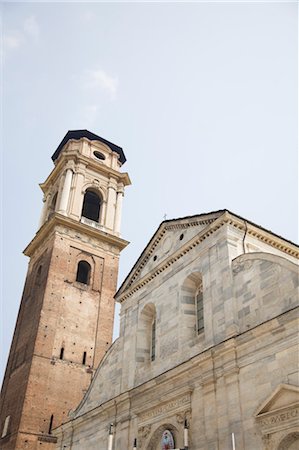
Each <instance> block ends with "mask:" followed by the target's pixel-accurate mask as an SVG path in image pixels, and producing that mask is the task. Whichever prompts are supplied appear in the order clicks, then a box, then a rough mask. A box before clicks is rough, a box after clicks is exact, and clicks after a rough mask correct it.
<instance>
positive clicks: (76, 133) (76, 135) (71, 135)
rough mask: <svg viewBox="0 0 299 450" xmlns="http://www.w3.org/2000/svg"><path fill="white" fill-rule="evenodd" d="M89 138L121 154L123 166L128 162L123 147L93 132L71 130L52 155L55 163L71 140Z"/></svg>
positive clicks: (120, 158)
mask: <svg viewBox="0 0 299 450" xmlns="http://www.w3.org/2000/svg"><path fill="white" fill-rule="evenodd" d="M84 137H85V138H87V139H89V140H90V141H99V142H103V144H106V145H108V147H109V148H111V150H112V151H113V152H116V153H118V154H119V160H120V162H121V163H122V164H124V163H125V162H126V157H125V154H124V152H123V149H122V148H121V147H118V145H115V144H112V142H109V141H107V140H106V139H103V138H101V137H100V136H97V135H96V134H94V133H92V132H91V131H88V130H69V131H68V132H67V133H66V135H65V136H64V138H63V139H62V141H61V142H60V144H59V145H58V147H57V149H56V150H55V152H54V153H53V155H52V160H53V161H55V160H56V159H57V158H58V156H59V155H60V152H61V150H62V148H63V147H64V146H65V144H66V143H67V142H68V141H69V140H70V139H77V140H79V139H81V138H84Z"/></svg>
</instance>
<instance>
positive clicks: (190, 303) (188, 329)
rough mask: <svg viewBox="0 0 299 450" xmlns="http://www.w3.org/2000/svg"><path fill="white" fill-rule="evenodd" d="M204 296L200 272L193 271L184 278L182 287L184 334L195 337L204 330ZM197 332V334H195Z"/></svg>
mask: <svg viewBox="0 0 299 450" xmlns="http://www.w3.org/2000/svg"><path fill="white" fill-rule="evenodd" d="M203 300H204V298H203V284H202V276H201V273H200V272H193V273H191V274H190V275H188V277H187V278H186V279H185V280H184V283H183V285H182V288H181V305H182V312H183V322H182V326H183V327H184V336H185V338H186V339H187V340H189V339H193V338H194V337H195V336H196V335H197V334H200V333H202V331H203V330H204V301H203ZM195 333H196V334H195Z"/></svg>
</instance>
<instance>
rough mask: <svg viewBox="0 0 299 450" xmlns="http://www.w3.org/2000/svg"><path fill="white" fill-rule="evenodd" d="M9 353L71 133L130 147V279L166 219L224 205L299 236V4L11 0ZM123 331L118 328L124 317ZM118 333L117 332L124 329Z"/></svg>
mask: <svg viewBox="0 0 299 450" xmlns="http://www.w3.org/2000/svg"><path fill="white" fill-rule="evenodd" d="M1 10H2V38H1V41H2V50H3V56H2V61H1V69H2V70H1V75H2V93H1V94H2V100H3V107H2V125H1V128H2V129H1V135H2V147H3V150H2V161H1V163H2V164H1V168H2V177H1V178H2V180H3V183H2V185H3V191H2V208H1V209H2V213H3V214H2V216H3V222H2V249H3V250H2V263H3V267H2V271H1V278H2V280H1V287H2V295H1V299H2V339H1V340H2V342H1V348H2V355H1V356H2V361H1V364H2V366H1V373H0V378H2V374H3V371H4V368H5V365H6V360H7V354H8V351H9V346H10V343H11V339H12V333H13V329H14V325H15V321H16V316H17V312H18V308H19V303H20V299H21V294H22V289H23V285H24V280H25V276H26V270H27V258H26V257H25V256H23V255H22V250H23V249H24V248H25V247H26V246H27V244H28V243H29V242H30V240H31V239H32V238H33V236H34V234H35V232H36V231H37V225H38V220H39V215H40V211H41V207H42V193H41V190H40V188H39V186H38V183H40V182H43V181H44V180H45V178H46V177H47V175H48V174H49V173H50V171H51V170H52V167H53V165H52V161H51V155H52V153H53V152H54V150H55V149H56V147H57V145H58V144H59V143H60V141H61V139H62V138H63V137H64V135H65V133H66V132H67V131H68V130H72V129H82V128H87V129H89V130H90V131H92V132H94V133H96V134H98V135H100V136H102V137H103V138H106V139H108V140H110V141H112V142H113V143H115V144H117V145H119V146H121V147H123V149H124V152H125V155H126V157H127V163H126V164H125V165H124V166H123V170H124V171H128V172H129V175H130V177H131V180H132V186H131V187H128V188H127V190H126V195H125V200H124V206H123V219H122V235H123V237H124V238H125V239H127V240H129V241H131V244H130V245H129V247H128V248H127V249H125V250H124V251H123V253H122V256H121V262H120V274H119V283H121V282H122V280H123V279H124V278H125V276H126V274H127V273H128V272H129V270H130V269H131V267H132V266H133V264H134V263H135V261H136V259H137V258H138V256H139V254H140V253H141V251H142V250H143V248H144V247H145V245H146V244H147V242H148V240H149V239H150V237H151V236H152V234H153V233H154V231H155V230H156V229H157V227H158V225H159V224H160V222H161V221H162V220H163V216H164V214H167V218H168V219H170V218H177V217H183V216H186V215H193V214H200V213H203V212H209V211H213V210H218V209H222V208H228V209H230V210H231V211H233V212H235V213H236V214H239V215H241V216H244V217H245V218H247V219H249V220H251V221H253V222H255V223H257V224H259V225H262V226H264V227H265V228H268V229H270V230H272V231H273V232H275V233H277V234H280V235H282V236H284V237H286V238H287V239H290V240H292V241H297V229H298V223H297V216H298V206H297V204H298V203H297V179H298V173H297V167H298V164H297V128H298V126H297V123H298V117H297V99H298V94H297V58H298V56H297V52H298V44H297V32H298V29H297V27H298V24H297V20H298V15H297V3H296V2H286V1H284V2H281V3H277V2H275V3H274V2H273V3H271V2H251V3H246V2H234V3H226V2H214V3H213V2H205V3H203V2H197V3H162V2H161V3H2V5H1ZM116 328H117V325H116ZM115 334H117V331H116V332H115Z"/></svg>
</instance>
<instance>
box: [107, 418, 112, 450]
mask: <svg viewBox="0 0 299 450" xmlns="http://www.w3.org/2000/svg"><path fill="white" fill-rule="evenodd" d="M112 447H113V423H110V426H109V435H108V450H112Z"/></svg>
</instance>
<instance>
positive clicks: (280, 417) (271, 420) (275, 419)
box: [261, 408, 299, 426]
mask: <svg viewBox="0 0 299 450" xmlns="http://www.w3.org/2000/svg"><path fill="white" fill-rule="evenodd" d="M298 415H299V409H298V408H296V409H292V410H291V411H287V412H285V413H280V414H276V415H275V416H272V417H265V418H263V419H262V420H261V424H262V425H264V426H268V425H275V424H276V423H280V422H285V421H286V420H289V419H294V418H296V417H297V416H298Z"/></svg>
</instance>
